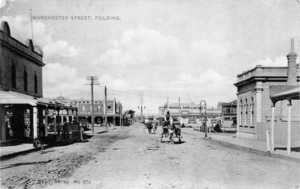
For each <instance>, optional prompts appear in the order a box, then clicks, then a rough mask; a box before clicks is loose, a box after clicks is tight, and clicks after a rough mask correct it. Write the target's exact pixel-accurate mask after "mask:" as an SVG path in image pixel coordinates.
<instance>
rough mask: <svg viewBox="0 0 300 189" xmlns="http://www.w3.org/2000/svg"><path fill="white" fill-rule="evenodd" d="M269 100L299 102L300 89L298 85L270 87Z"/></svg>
mask: <svg viewBox="0 0 300 189" xmlns="http://www.w3.org/2000/svg"><path fill="white" fill-rule="evenodd" d="M270 98H271V100H272V101H274V102H276V101H280V100H286V99H291V100H299V99H300V87H299V85H296V86H295V85H294V86H293V85H292V86H283V87H282V86H274V87H273V86H271V87H270Z"/></svg>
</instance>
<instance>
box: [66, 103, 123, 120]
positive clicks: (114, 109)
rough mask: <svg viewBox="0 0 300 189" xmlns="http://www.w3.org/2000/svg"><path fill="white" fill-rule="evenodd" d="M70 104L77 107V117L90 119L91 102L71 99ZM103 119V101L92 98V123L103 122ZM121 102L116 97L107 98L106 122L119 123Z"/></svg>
mask: <svg viewBox="0 0 300 189" xmlns="http://www.w3.org/2000/svg"><path fill="white" fill-rule="evenodd" d="M70 105H71V106H73V107H77V108H78V119H79V120H86V121H87V122H88V123H91V122H92V121H91V120H92V115H91V114H92V102H91V100H87V99H77V100H71V102H70ZM104 119H105V101H104V100H94V123H95V124H96V125H97V124H101V123H104ZM122 119H123V117H122V104H121V103H120V102H117V101H116V99H113V100H107V122H108V123H112V124H114V125H120V124H121V122H122Z"/></svg>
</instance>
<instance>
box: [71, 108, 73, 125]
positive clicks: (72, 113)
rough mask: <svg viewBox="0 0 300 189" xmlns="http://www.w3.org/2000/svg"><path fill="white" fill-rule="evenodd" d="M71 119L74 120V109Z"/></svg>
mask: <svg viewBox="0 0 300 189" xmlns="http://www.w3.org/2000/svg"><path fill="white" fill-rule="evenodd" d="M71 117H72V120H71V122H74V110H73V109H72V116H71Z"/></svg>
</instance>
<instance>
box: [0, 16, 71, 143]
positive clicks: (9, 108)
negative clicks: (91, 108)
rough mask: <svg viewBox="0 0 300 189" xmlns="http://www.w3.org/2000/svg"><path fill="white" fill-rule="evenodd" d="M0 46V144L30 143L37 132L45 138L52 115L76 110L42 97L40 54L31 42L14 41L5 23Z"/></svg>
mask: <svg viewBox="0 0 300 189" xmlns="http://www.w3.org/2000/svg"><path fill="white" fill-rule="evenodd" d="M0 43H1V45H0V127H1V135H0V137H1V138H0V139H1V144H2V143H4V142H9V141H20V142H21V141H24V140H27V141H28V140H29V141H32V140H33V139H36V138H37V137H38V136H39V132H42V133H43V134H44V135H47V128H48V116H49V114H50V113H51V112H56V115H60V114H59V112H60V110H65V109H66V108H70V109H68V110H70V111H73V113H74V111H75V109H74V108H71V107H65V106H64V105H63V104H60V103H56V102H54V101H51V100H50V99H45V98H43V72H42V68H43V66H45V64H44V63H43V52H42V50H41V49H40V48H39V47H38V46H35V45H34V44H33V41H32V40H31V39H27V40H26V43H25V44H23V43H21V42H20V41H18V40H16V39H15V38H13V37H12V36H11V34H10V28H9V25H8V23H7V22H5V21H4V22H2V23H1V30H0ZM55 120H56V118H55Z"/></svg>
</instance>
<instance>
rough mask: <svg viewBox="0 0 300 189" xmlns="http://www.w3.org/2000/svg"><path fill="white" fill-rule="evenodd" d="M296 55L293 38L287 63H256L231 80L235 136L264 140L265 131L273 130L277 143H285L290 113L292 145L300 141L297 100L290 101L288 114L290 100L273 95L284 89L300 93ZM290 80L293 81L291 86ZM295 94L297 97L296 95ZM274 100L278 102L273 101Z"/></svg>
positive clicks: (299, 117)
mask: <svg viewBox="0 0 300 189" xmlns="http://www.w3.org/2000/svg"><path fill="white" fill-rule="evenodd" d="M296 58H297V54H296V53H295V52H294V42H293V40H292V44H291V52H290V53H289V54H288V55H287V59H288V66H286V67H263V66H261V65H258V66H256V67H255V68H253V69H251V70H248V71H246V72H243V73H242V74H239V75H238V76H237V83H235V84H234V85H235V86H236V87H237V91H238V93H237V124H238V128H237V130H238V131H237V137H245V138H251V139H256V140H261V141H266V138H267V137H266V132H267V131H271V130H273V133H272V135H273V136H274V137H275V142H276V144H278V145H284V144H286V143H287V136H288V135H287V122H288V117H290V118H291V129H292V131H291V133H292V134H291V135H292V136H291V138H292V140H291V142H292V145H296V144H297V143H299V141H300V138H299V136H300V122H299V121H300V116H299V115H300V114H299V113H300V112H299V110H300V105H299V100H296V101H294V102H293V106H292V111H291V115H290V116H288V112H289V111H290V109H289V108H290V104H291V103H290V102H289V101H290V100H282V99H280V100H278V101H276V100H274V98H275V99H276V95H279V96H280V93H283V92H286V91H288V92H293V93H295V94H298V96H299V93H300V91H297V86H298V89H299V84H300V83H299V76H300V69H299V64H296ZM291 80H292V81H293V82H291ZM290 83H293V85H292V86H291V84H290ZM276 88H277V89H276ZM278 88H280V90H278ZM294 88H296V89H294ZM290 90H295V91H290ZM274 95H275V96H274ZM295 96H296V97H297V95H295ZM287 99H288V98H287ZM290 99H291V98H290ZM294 100H295V99H294ZM275 101H276V102H277V103H274V102H275ZM275 104H276V106H275ZM272 107H273V108H272ZM272 112H273V114H272ZM272 118H273V119H272ZM272 120H273V121H272ZM271 122H274V123H273V124H272V125H273V127H274V125H275V128H276V129H275V131H274V129H272V127H271ZM274 132H275V133H274ZM273 141H274V140H273Z"/></svg>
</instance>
